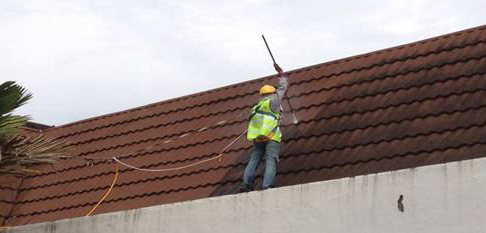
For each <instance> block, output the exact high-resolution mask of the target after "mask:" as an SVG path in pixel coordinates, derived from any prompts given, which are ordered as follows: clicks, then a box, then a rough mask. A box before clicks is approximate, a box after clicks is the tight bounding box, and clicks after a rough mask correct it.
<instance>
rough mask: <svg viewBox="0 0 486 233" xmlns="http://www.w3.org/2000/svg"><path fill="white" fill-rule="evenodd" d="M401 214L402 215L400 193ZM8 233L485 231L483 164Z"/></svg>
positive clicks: (191, 203)
mask: <svg viewBox="0 0 486 233" xmlns="http://www.w3.org/2000/svg"><path fill="white" fill-rule="evenodd" d="M400 194H402V195H403V196H404V200H403V204H404V207H405V211H404V212H400V211H398V208H397V200H398V197H399V195H400ZM8 232H26V233H27V232H29V233H37V232H38V233H47V232H49V233H52V232H63V233H65V232H69V233H77V232H79V233H81V232H104V233H108V232H120V233H124V232H136V233H142V232H143V233H145V232H171V233H177V232H184V233H187V232H198V233H199V232H201V233H204V232H210V233H215V232H224V233H227V232H265V233H266V232H293V233H295V232H334V233H336V232H346V233H350V232H356V233H358V232H359V233H363V232H373V233H378V232H384V233H385V232H386V233H390V232H406V233H411V232H440V233H448V232H465V233H473V232H481V233H483V232H486V158H481V159H475V160H467V161H461V162H453V163H448V164H440V165H434V166H427V167H420V168H415V169H406V170H400V171H394V172H385V173H379V174H373V175H366V176H359V177H355V178H344V179H339V180H332V181H325V182H317V183H311V184H304V185H296V186H291V187H283V188H277V189H273V190H267V191H258V192H251V193H245V194H239V195H228V196H222V197H215V198H210V199H202V200H196V201H188V202H183V203H176V204H168V205H161V206H154V207H149V208H143V209H137V210H131V211H121V212H115V213H108V214H103V215H97V216H93V217H82V218H76V219H67V220H61V221H57V222H52V223H41V224H33V225H26V226H21V227H17V228H13V229H11V230H9V231H8Z"/></svg>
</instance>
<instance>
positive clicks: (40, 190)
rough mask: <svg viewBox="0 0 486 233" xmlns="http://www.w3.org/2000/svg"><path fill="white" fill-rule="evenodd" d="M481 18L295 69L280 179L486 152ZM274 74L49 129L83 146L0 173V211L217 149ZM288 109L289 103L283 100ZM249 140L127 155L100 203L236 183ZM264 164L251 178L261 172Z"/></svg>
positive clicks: (65, 202)
mask: <svg viewBox="0 0 486 233" xmlns="http://www.w3.org/2000/svg"><path fill="white" fill-rule="evenodd" d="M485 30H486V26H481V27H476V28H472V29H469V30H465V31H461V32H456V33H452V34H448V35H444V36H440V37H436V38H432V39H427V40H424V41H419V42H416V43H412V44H407V45H403V46H398V47H394V48H390V49H385V50H381V51H377V52H372V53H368V54H364V55H359V56H355V57H350V58H346V59H342V60H337V61H332V62H328V63H323V64H318V65H314V66H310V67H306V68H302V69H298V70H294V71H290V72H288V75H289V77H290V83H291V87H290V90H289V92H288V96H289V98H290V101H291V103H292V107H293V108H294V109H295V113H296V114H297V116H298V118H299V123H298V124H295V125H294V124H292V123H291V122H292V119H291V117H290V115H289V114H288V113H287V114H285V118H284V120H283V125H282V130H283V133H284V140H283V147H282V153H281V155H280V163H279V165H278V166H279V167H278V174H277V179H276V185H277V186H280V187H281V186H287V185H295V184H302V183H308V182H315V181H323V180H330V179H336V178H342V177H350V176H357V175H364V174H372V173H377V172H383V171H390V170H397V169H403V168H412V167H417V166H424V165H430V164H437V163H445V162H450V161H458V160H465V159H472V158H478V157H485V151H486V117H485V116H486V32H485ZM276 82H277V81H276V77H275V76H270V77H265V78H261V79H256V80H253V81H249V82H244V83H240V84H235V85H232V86H228V87H224V88H219V89H215V90H211V91H206V92H202V93H198V94H194V95H190V96H186V97H181V98H177V99H173V100H168V101H163V102H159V103H155V104H151V105H147V106H143V107H139V108H135V109H130V110H127V111H123V112H118V113H114V114H110V115H105V116H100V117H95V118H92V119H87V120H83V121H79V122H74V123H71V124H68V125H64V126H59V127H54V128H51V129H47V130H45V131H44V133H45V134H46V135H48V136H51V137H56V138H58V139H63V140H68V141H70V142H72V144H73V145H75V146H76V149H75V154H76V158H74V159H67V160H63V161H62V163H60V164H59V165H56V166H55V167H45V168H43V172H42V173H41V174H39V175H33V176H29V177H26V178H24V179H23V180H20V179H15V178H13V177H9V178H4V177H2V178H1V179H0V187H1V190H0V191H1V193H2V195H1V196H0V205H1V206H2V208H0V222H1V223H2V224H3V225H22V224H29V223H37V222H45V221H54V220H58V219H63V218H73V217H80V216H84V215H85V214H86V213H88V211H89V210H91V209H92V208H93V206H94V205H95V204H96V203H97V202H98V201H99V200H100V199H101V197H102V196H103V195H104V194H105V193H106V192H107V190H108V188H109V187H110V184H111V182H112V181H113V178H114V175H115V166H116V165H115V163H113V162H109V161H106V160H99V161H98V160H96V161H94V162H93V163H91V162H88V161H87V160H85V159H84V158H88V157H89V158H111V157H112V156H118V157H119V158H120V160H121V161H123V162H125V163H129V164H132V165H135V166H137V167H141V168H145V169H162V168H171V167H178V166H183V165H187V164H191V163H194V162H197V161H201V160H204V159H208V158H211V157H214V156H217V155H218V154H219V153H220V151H221V150H222V149H223V148H224V147H225V146H226V145H228V143H230V142H231V141H233V140H234V139H235V138H236V137H237V136H238V135H240V134H241V133H242V131H243V130H245V129H246V127H247V117H248V114H249V111H250V108H251V107H252V105H253V104H255V103H256V101H257V99H258V92H257V91H258V89H259V87H260V86H262V85H263V84H266V83H273V84H276ZM283 107H284V109H288V106H287V103H286V102H285V105H284V106H283ZM250 149H251V144H250V143H249V142H247V141H246V140H245V139H244V138H242V139H240V140H238V141H237V142H236V143H235V144H234V145H232V146H231V147H229V148H228V149H227V151H226V152H225V156H224V157H223V159H222V160H221V161H218V160H213V161H210V162H207V163H204V164H200V165H199V166H195V167H191V168H188V169H183V170H177V171H171V172H163V173H157V172H142V171H136V170H133V169H130V168H126V167H121V168H120V173H119V178H118V180H117V182H116V184H115V186H114V188H113V190H112V191H111V193H110V195H109V196H108V197H107V199H106V200H105V202H103V204H101V206H99V208H97V209H96V211H95V214H100V213H106V212H112V211H120V210H126V209H133V208H141V207H147V206H153V205H161V204H166V203H174V202H180V201H186V200H194V199H200V198H206V197H212V196H219V195H225V194H231V193H234V192H235V190H236V189H237V187H238V186H239V185H240V182H241V177H242V173H243V170H244V168H245V165H246V163H247V161H248V158H249V152H250ZM261 169H262V166H261V167H260V171H259V173H258V174H259V176H258V177H257V180H256V186H257V187H259V185H260V184H261V178H262V177H261Z"/></svg>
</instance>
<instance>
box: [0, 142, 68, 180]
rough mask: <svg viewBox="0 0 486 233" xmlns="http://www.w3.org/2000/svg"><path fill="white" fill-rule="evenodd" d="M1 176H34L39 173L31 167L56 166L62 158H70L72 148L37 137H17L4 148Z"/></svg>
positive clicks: (0, 165)
mask: <svg viewBox="0 0 486 233" xmlns="http://www.w3.org/2000/svg"><path fill="white" fill-rule="evenodd" d="M1 149H2V156H3V157H2V159H1V162H0V174H11V175H19V174H24V175H26V174H32V173H37V172H39V171H38V170H34V169H30V168H29V166H31V165H37V164H55V163H57V162H59V160H60V159H62V158H69V157H71V155H70V150H71V149H72V147H71V146H69V144H68V143H67V142H63V141H58V140H55V139H50V138H45V137H44V136H42V135H41V136H37V137H34V138H25V137H21V136H17V137H14V138H11V139H10V140H9V141H7V142H6V143H5V144H4V146H2V148H1Z"/></svg>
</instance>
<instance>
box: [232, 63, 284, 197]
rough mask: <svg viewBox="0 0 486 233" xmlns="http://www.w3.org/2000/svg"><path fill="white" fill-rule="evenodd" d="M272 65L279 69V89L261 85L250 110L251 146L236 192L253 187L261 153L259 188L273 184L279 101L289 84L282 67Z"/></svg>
mask: <svg viewBox="0 0 486 233" xmlns="http://www.w3.org/2000/svg"><path fill="white" fill-rule="evenodd" d="M274 67H275V70H276V71H277V72H278V80H279V85H278V88H277V89H275V87H273V86H271V85H264V86H263V87H262V88H260V100H259V101H258V103H257V104H256V105H255V106H253V108H252V110H251V116H250V119H249V120H250V122H249V125H248V132H247V139H248V141H250V142H253V148H252V150H251V154H250V161H249V162H248V165H247V166H246V169H245V173H244V175H243V184H242V185H241V187H240V190H239V192H249V191H252V190H253V181H254V179H255V171H256V169H257V168H258V165H260V162H261V160H262V158H263V156H266V165H265V173H264V175H263V184H262V188H263V189H268V188H272V187H274V180H275V174H276V173H277V162H278V155H279V152H280V142H281V141H282V133H281V132H280V128H279V123H280V120H281V118H282V106H281V104H282V100H283V97H284V96H285V92H286V91H287V88H288V86H289V84H288V81H287V77H285V76H284V75H283V70H282V68H280V67H279V66H278V65H277V64H274Z"/></svg>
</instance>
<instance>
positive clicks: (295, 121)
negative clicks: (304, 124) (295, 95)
mask: <svg viewBox="0 0 486 233" xmlns="http://www.w3.org/2000/svg"><path fill="white" fill-rule="evenodd" d="M262 38H263V42H265V46H267V50H268V53H270V57H271V58H272V61H273V66H274V67H276V66H278V65H277V62H276V61H275V58H274V57H273V54H272V51H270V47H269V46H268V43H267V40H266V39H265V36H264V35H262ZM278 67H280V66H278ZM285 98H286V99H287V103H288V104H289V108H290V112H291V113H292V117H293V118H294V122H293V123H294V124H297V123H299V120H297V117H296V116H295V113H294V110H293V109H292V105H291V104H290V100H289V97H288V96H287V92H286V93H285Z"/></svg>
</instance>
